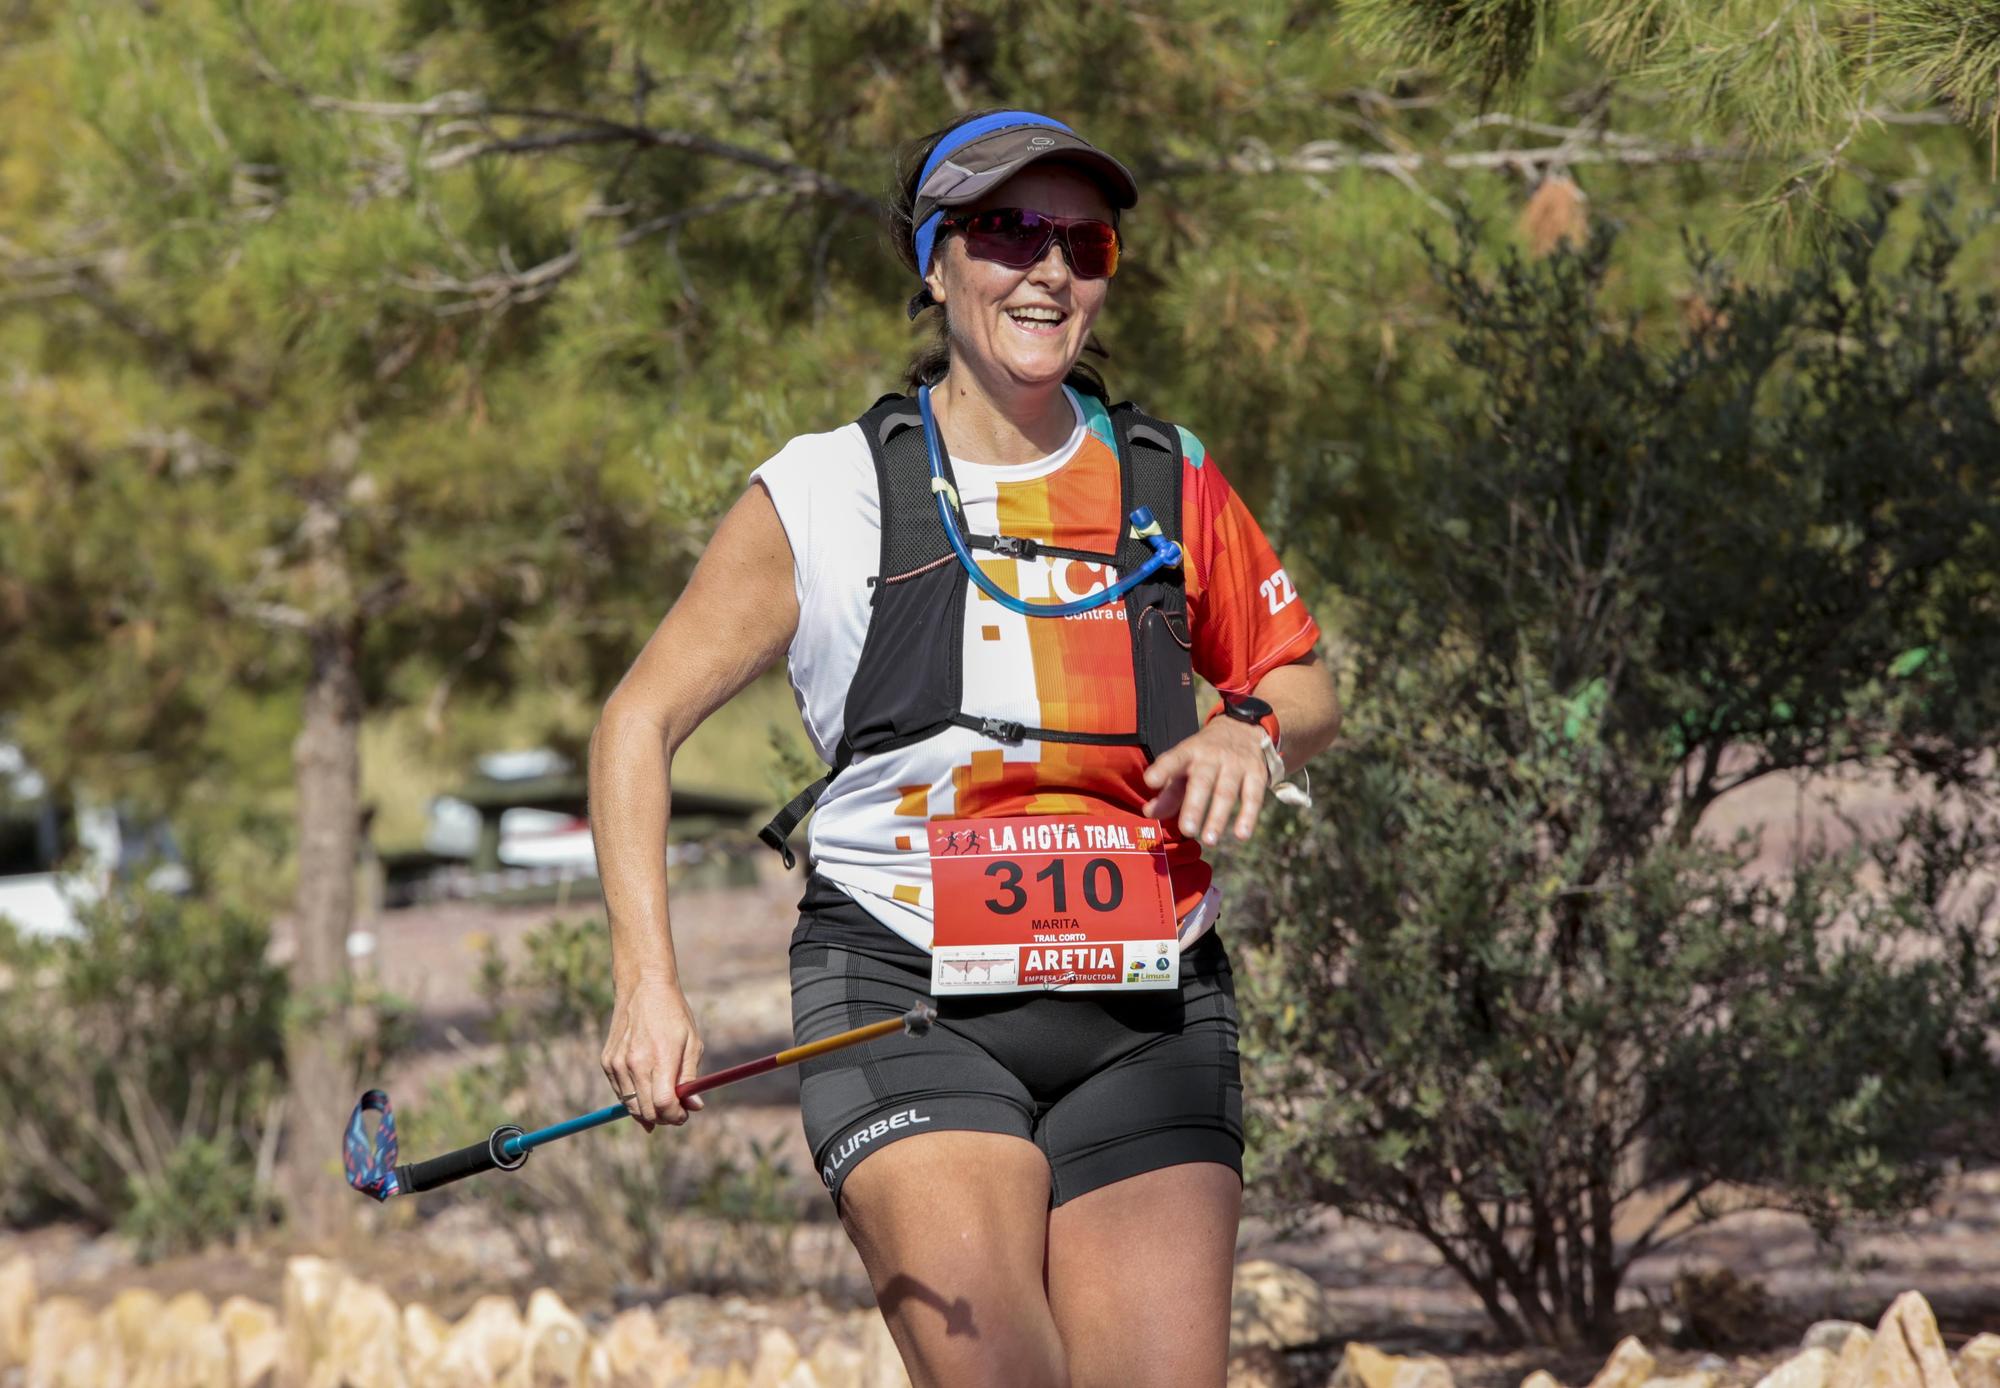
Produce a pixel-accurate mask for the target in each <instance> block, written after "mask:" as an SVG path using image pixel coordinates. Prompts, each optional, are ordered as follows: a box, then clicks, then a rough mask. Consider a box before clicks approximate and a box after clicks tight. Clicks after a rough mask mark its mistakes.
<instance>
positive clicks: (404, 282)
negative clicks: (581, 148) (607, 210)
mask: <svg viewBox="0 0 2000 1388" xmlns="http://www.w3.org/2000/svg"><path fill="white" fill-rule="evenodd" d="M801 191H803V190H801V189H799V188H798V187H796V186H794V185H788V184H784V183H759V184H757V185H755V186H754V187H751V188H747V189H744V190H743V191H741V192H736V193H731V194H729V195H728V196H727V197H721V198H716V199H714V200H713V201H710V202H705V203H699V204H697V205H695V206H693V207H684V208H681V209H679V210H678V211H675V212H669V213H666V214H665V215H663V216H659V217H654V218H651V219H650V220H647V221H644V222H641V223H639V224H638V225H637V226H634V227H630V228H627V229H626V230H625V231H624V232H621V233H620V234H619V236H618V237H617V239H616V240H614V241H613V242H612V243H611V245H612V248H613V249H614V250H625V249H627V248H628V247H631V246H634V245H636V244H638V243H639V242H640V241H643V240H645V239H647V238H648V237H652V236H658V235H659V234H660V233H661V232H665V231H672V230H674V229H676V228H679V227H682V226H685V225H687V224H688V223H689V222H693V221H697V220H699V219H701V218H703V217H711V216H714V215H715V214H717V213H719V212H727V211H728V210H730V209H731V208H733V207H740V206H743V205H744V204H746V203H752V202H761V201H763V200H765V199H767V198H773V197H780V196H785V195H787V194H797V193H799V192H801ZM584 215H585V217H586V218H594V217H596V216H600V215H602V209H588V210H586V212H585V214H584ZM501 255H502V259H503V261H504V260H505V259H506V252H505V251H504V250H503V251H502V252H501ZM582 263H583V242H582V240H581V238H580V237H579V238H575V239H572V240H571V242H570V246H569V249H568V250H566V251H564V252H563V253H562V254H560V255H556V256H551V257H550V258H549V259H547V260H544V261H542V262H541V263H540V264H538V265H531V266H529V267H528V268H527V269H525V270H521V269H516V268H515V267H514V266H513V265H512V264H511V263H506V264H503V265H502V267H501V268H500V269H499V270H497V271H494V272H492V273H490V274H484V275H479V276H476V277H474V278H471V279H462V278H460V277H458V276H455V275H446V274H442V273H438V272H435V271H434V272H432V273H430V274H426V275H422V276H408V275H400V276H397V277H396V280H395V282H396V283H397V284H398V285H400V286H402V287H403V288H405V289H411V290H415V291H416V292H417V293H419V294H439V295H447V294H448V295H454V296H456V298H457V302H455V303H451V304H447V305H445V306H443V307H441V308H439V309H437V310H436V312H437V313H438V315H439V316H441V317H442V316H447V315H451V314H458V313H469V312H473V311H475V310H476V311H482V312H488V313H491V312H494V311H495V310H498V309H502V308H505V307H507V306H508V305H510V304H525V303H533V302H534V301H535V300H537V299H539V298H542V297H543V296H544V295H546V294H547V293H548V292H549V291H550V290H551V289H553V288H554V287H555V286H556V285H557V284H558V283H559V282H560V281H561V280H563V279H564V278H566V277H567V276H568V275H570V274H571V273H573V272H574V271H575V270H576V269H577V267H578V266H580V265H581V264H582Z"/></svg>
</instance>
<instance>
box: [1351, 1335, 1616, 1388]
mask: <svg viewBox="0 0 2000 1388" xmlns="http://www.w3.org/2000/svg"><path fill="white" fill-rule="evenodd" d="M1328 1384H1329V1388H1452V1381H1451V1370H1450V1369H1449V1368H1447V1367H1446V1366H1445V1363H1444V1361H1443V1360H1442V1359H1434V1358H1432V1357H1431V1356H1429V1355H1415V1356H1411V1357H1408V1358H1406V1357H1404V1356H1403V1355H1400V1354H1384V1353H1383V1352H1382V1351H1381V1350H1379V1349H1377V1348H1375V1346H1373V1345H1364V1344H1362V1343H1361V1342H1360V1341H1359V1340H1350V1341H1349V1342H1348V1345H1347V1348H1346V1350H1345V1351H1343V1352H1342V1354H1341V1356H1340V1367H1338V1368H1337V1369H1335V1370H1334V1371H1333V1377H1332V1378H1331V1379H1329V1380H1328ZM1633 1388H1638V1385H1636V1384H1635V1385H1633Z"/></svg>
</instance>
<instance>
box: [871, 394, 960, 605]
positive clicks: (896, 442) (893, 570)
mask: <svg viewBox="0 0 2000 1388" xmlns="http://www.w3.org/2000/svg"><path fill="white" fill-rule="evenodd" d="M860 424H861V432H862V435H863V437H865V438H866V439H867V441H868V454H869V456H870V457H871V458H872V459H873V460H874V462H875V487H876V494H877V496H878V497H880V499H881V505H882V562H881V567H880V568H879V569H878V570H877V571H876V572H877V575H878V579H880V580H887V579H891V578H896V577H898V576H900V575H902V574H907V573H914V572H915V571H916V570H918V569H921V568H923V567H924V566H925V565H927V564H934V563H936V562H937V561H938V560H939V559H941V558H943V557H944V556H946V555H948V554H950V553H951V552H952V551H951V541H950V540H948V539H946V538H945V533H944V522H943V521H942V520H940V519H939V517H938V511H937V501H936V500H935V498H934V496H933V494H932V492H931V465H930V454H929V452H928V451H927V450H926V449H925V447H924V421H923V416H922V415H921V414H920V413H919V412H918V410H917V402H916V401H915V400H913V399H911V398H910V397H908V396H906V395H885V396H883V397H882V398H881V399H880V400H877V401H876V402H875V404H874V406H873V407H872V408H870V409H869V411H868V413H866V414H864V415H862V416H861V420H860ZM944 469H945V480H946V481H949V482H952V483H954V485H955V484H956V481H957V479H956V478H954V477H953V476H952V472H951V459H950V458H946V459H945V460H944Z"/></svg>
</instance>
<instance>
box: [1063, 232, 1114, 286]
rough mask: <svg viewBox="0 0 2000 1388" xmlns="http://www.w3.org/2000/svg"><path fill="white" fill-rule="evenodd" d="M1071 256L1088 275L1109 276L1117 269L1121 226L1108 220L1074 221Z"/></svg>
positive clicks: (1098, 277)
mask: <svg viewBox="0 0 2000 1388" xmlns="http://www.w3.org/2000/svg"><path fill="white" fill-rule="evenodd" d="M1069 258H1070V264H1071V265H1073V266H1075V268H1076V272H1077V273H1078V274H1079V275H1082V276H1083V277H1084V278H1085V279H1093V280H1101V279H1108V278H1110V277H1111V275H1113V274H1115V273H1116V272H1117V269H1118V229H1117V228H1116V227H1114V226H1112V225H1111V223H1109V222H1075V223H1072V224H1071V226H1070V229H1069Z"/></svg>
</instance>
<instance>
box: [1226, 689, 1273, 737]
mask: <svg viewBox="0 0 2000 1388" xmlns="http://www.w3.org/2000/svg"><path fill="white" fill-rule="evenodd" d="M1222 716H1223V717H1224V718H1234V719H1235V720H1236V721H1237V722H1239V723H1250V724H1253V725H1254V726H1256V727H1260V728H1262V729H1263V730H1264V731H1265V733H1266V734H1268V735H1269V737H1270V739H1271V745H1272V746H1273V747H1275V746H1277V745H1278V715H1277V714H1276V713H1275V712H1273V711H1272V709H1271V706H1270V705H1269V704H1267V703H1265V702H1264V701H1263V700H1262V699H1260V698H1258V697H1257V696H1256V695H1255V694H1237V695H1233V696H1232V695H1224V696H1223V700H1222Z"/></svg>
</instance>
